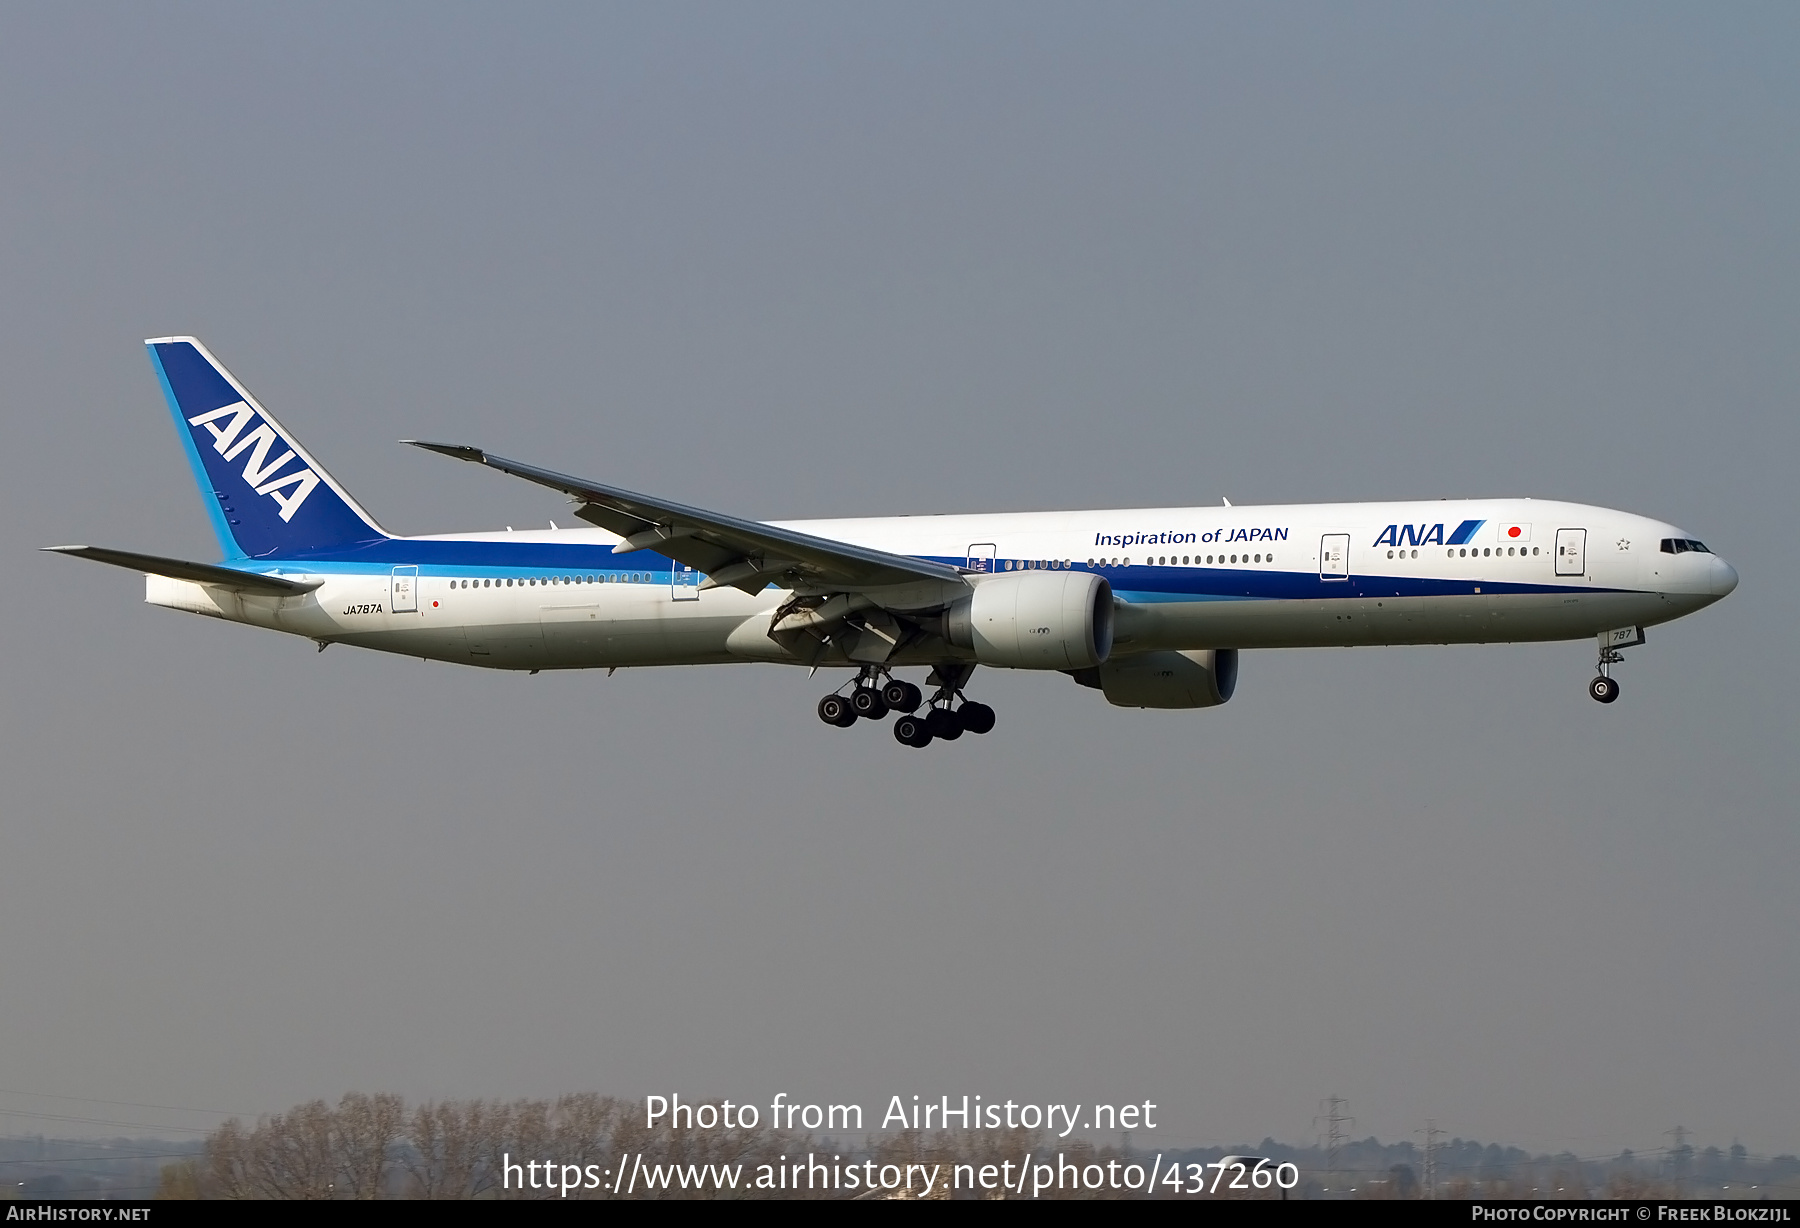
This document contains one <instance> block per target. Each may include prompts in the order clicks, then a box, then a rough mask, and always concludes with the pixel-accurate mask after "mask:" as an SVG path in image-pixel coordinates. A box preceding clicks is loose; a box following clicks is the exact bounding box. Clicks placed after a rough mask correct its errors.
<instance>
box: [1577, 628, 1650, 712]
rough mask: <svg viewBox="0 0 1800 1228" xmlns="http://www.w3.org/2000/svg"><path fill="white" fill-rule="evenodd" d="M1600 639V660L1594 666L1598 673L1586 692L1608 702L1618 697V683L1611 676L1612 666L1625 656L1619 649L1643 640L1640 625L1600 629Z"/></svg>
mask: <svg viewBox="0 0 1800 1228" xmlns="http://www.w3.org/2000/svg"><path fill="white" fill-rule="evenodd" d="M1599 639H1600V661H1599V664H1598V665H1597V666H1596V667H1595V668H1596V670H1597V671H1598V675H1597V676H1596V677H1595V679H1594V680H1593V681H1592V682H1590V683H1588V694H1589V695H1592V696H1593V697H1594V698H1595V699H1596V700H1598V701H1599V702H1601V703H1603V704H1609V703H1611V702H1612V701H1613V700H1615V699H1617V698H1618V697H1619V683H1618V681H1617V679H1615V678H1614V677H1613V676H1612V667H1613V666H1615V665H1617V664H1618V663H1619V662H1621V661H1623V660H1624V659H1625V658H1624V657H1623V656H1621V655H1620V653H1619V649H1621V648H1630V647H1631V646H1632V645H1634V644H1642V643H1643V642H1644V629H1643V628H1642V627H1619V628H1618V629H1616V630H1613V631H1602V632H1601V633H1600V636H1599Z"/></svg>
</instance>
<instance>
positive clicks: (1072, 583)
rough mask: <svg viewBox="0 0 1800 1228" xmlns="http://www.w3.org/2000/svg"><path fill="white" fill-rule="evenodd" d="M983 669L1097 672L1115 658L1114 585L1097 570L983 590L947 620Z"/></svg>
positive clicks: (1032, 576)
mask: <svg viewBox="0 0 1800 1228" xmlns="http://www.w3.org/2000/svg"><path fill="white" fill-rule="evenodd" d="M945 621H946V624H947V629H948V631H949V636H948V638H949V640H950V642H951V643H952V644H955V645H957V646H958V647H961V648H972V649H974V650H975V659H976V660H977V661H979V662H981V664H983V665H1001V666H1005V667H1007V668H1008V669H1092V668H1094V667H1095V666H1097V665H1099V664H1100V663H1101V662H1103V661H1105V660H1106V658H1107V654H1108V653H1110V652H1111V651H1112V633H1113V595H1112V585H1110V584H1108V583H1107V582H1106V581H1105V579H1103V578H1102V577H1100V576H1097V575H1095V574H1094V573H1093V572H1089V571H1021V572H1015V573H1013V574H1012V575H1005V576H993V577H991V578H988V579H985V580H982V581H980V582H978V583H977V584H976V585H975V591H974V592H973V593H972V594H970V596H969V599H968V600H967V601H964V602H960V603H959V604H957V605H956V606H955V607H953V608H952V609H951V610H950V613H949V617H948V618H947V619H946V620H945Z"/></svg>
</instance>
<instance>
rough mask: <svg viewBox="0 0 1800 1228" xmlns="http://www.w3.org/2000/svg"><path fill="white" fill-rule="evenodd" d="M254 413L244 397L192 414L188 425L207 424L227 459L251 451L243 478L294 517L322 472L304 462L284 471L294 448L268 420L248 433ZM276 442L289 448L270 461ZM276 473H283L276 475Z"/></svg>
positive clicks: (215, 446)
mask: <svg viewBox="0 0 1800 1228" xmlns="http://www.w3.org/2000/svg"><path fill="white" fill-rule="evenodd" d="M227 417H228V418H230V419H231V421H229V422H226V423H224V424H223V425H221V424H220V419H223V418H227ZM255 417H256V411H255V410H254V409H252V408H250V406H249V405H247V404H245V403H244V402H243V401H238V402H236V403H234V404H231V405H222V406H220V407H219V408H218V409H215V410H213V411H211V412H210V413H204V414H198V415H196V416H194V417H192V418H189V419H188V425H189V426H203V427H205V428H206V429H207V431H208V433H210V434H211V435H212V437H213V449H214V450H215V451H216V452H218V454H219V455H220V456H223V457H224V458H225V459H226V460H228V461H229V460H236V459H237V458H238V457H240V456H242V455H243V454H244V453H246V452H248V453H249V454H250V457H249V459H248V460H246V461H245V462H244V481H245V482H247V483H248V484H249V485H250V486H251V488H252V489H254V490H255V491H256V493H257V494H259V495H267V496H269V498H271V499H273V500H275V505H276V506H277V507H279V508H280V509H281V518H282V520H284V521H287V520H292V519H293V518H294V513H295V512H297V511H299V510H300V505H301V504H303V503H305V502H306V497H307V496H308V495H310V494H312V492H313V488H314V487H315V486H317V485H318V484H319V475H318V474H316V473H314V472H313V471H312V470H311V469H309V468H307V467H306V466H305V465H304V464H302V466H301V467H300V468H299V469H296V470H293V471H292V472H290V473H281V467H282V466H283V465H285V464H287V463H288V462H289V461H291V460H293V459H294V450H293V449H292V448H291V447H287V441H286V440H285V439H283V438H282V437H281V436H279V435H277V434H276V433H275V429H274V428H273V427H271V426H270V425H269V424H268V423H267V422H263V423H259V424H258V425H257V428H256V429H255V430H253V431H250V432H249V433H247V434H246V433H245V431H244V428H245V427H246V426H248V425H249V424H250V422H251V420H252V419H254V418H255ZM277 444H280V445H281V446H283V447H286V448H287V450H286V451H285V452H283V453H282V454H281V455H280V456H278V457H276V458H275V459H274V460H273V461H271V460H269V453H270V452H271V451H273V450H274V448H275V446H276V445H277ZM277 474H279V475H280V476H276V475H277ZM290 487H291V488H292V489H289V488H290ZM284 491H285V492H286V493H283V492H284Z"/></svg>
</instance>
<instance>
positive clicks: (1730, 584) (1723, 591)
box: [1711, 554, 1738, 597]
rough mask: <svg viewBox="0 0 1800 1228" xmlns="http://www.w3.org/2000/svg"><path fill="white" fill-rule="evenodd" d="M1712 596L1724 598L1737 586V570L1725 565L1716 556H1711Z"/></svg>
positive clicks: (1727, 564) (1725, 563)
mask: <svg viewBox="0 0 1800 1228" xmlns="http://www.w3.org/2000/svg"><path fill="white" fill-rule="evenodd" d="M1711 558H1712V572H1713V574H1712V594H1713V596H1715V597H1724V596H1726V595H1727V594H1729V593H1730V592H1731V590H1732V589H1734V588H1736V587H1737V585H1738V574H1737V568H1735V567H1733V566H1732V565H1731V564H1730V563H1727V562H1726V561H1725V560H1724V559H1722V558H1720V557H1719V556H1718V555H1716V554H1715V555H1712V556H1711Z"/></svg>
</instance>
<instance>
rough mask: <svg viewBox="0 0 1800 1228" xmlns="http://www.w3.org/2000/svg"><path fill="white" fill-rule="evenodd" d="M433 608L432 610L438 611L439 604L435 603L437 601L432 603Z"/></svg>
mask: <svg viewBox="0 0 1800 1228" xmlns="http://www.w3.org/2000/svg"><path fill="white" fill-rule="evenodd" d="M431 608H432V609H434V610H435V609H437V602H435V601H434V602H432V603H431Z"/></svg>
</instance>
